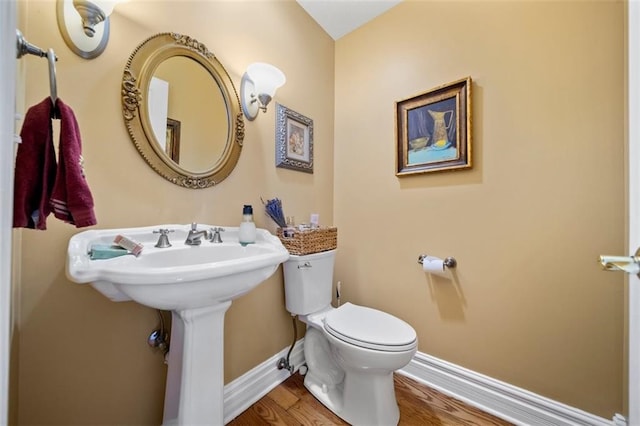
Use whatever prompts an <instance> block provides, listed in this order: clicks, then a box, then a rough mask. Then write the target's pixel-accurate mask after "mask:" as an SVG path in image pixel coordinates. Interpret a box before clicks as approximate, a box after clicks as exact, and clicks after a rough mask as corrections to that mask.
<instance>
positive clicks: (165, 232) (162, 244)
mask: <svg viewBox="0 0 640 426" xmlns="http://www.w3.org/2000/svg"><path fill="white" fill-rule="evenodd" d="M169 232H174V230H173V229H166V228H164V229H163V228H160V229H158V230H157V231H153V233H154V234H160V237H159V238H158V242H157V243H156V245H155V247H158V248H167V247H171V243H170V242H169Z"/></svg>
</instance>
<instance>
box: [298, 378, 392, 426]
mask: <svg viewBox="0 0 640 426" xmlns="http://www.w3.org/2000/svg"><path fill="white" fill-rule="evenodd" d="M304 386H305V387H306V388H307V390H308V391H309V392H310V393H311V394H312V395H313V396H314V397H315V398H316V399H317V400H318V401H320V402H321V403H322V405H324V406H325V407H327V408H328V409H330V410H331V411H332V412H333V413H334V414H335V415H337V416H338V417H340V418H341V419H343V420H345V421H346V422H348V423H349V424H351V425H355V426H359V425H363V426H364V425H366V426H389V425H397V424H398V421H399V420H400V409H399V408H398V403H397V402H396V396H395V389H394V384H393V373H386V374H371V373H370V372H369V373H367V374H358V373H357V372H349V373H348V374H347V375H346V376H345V379H344V381H343V382H342V383H340V384H338V385H334V386H327V385H325V384H323V383H321V382H320V381H319V380H318V379H317V378H316V377H314V375H313V374H307V375H306V376H305V378H304Z"/></svg>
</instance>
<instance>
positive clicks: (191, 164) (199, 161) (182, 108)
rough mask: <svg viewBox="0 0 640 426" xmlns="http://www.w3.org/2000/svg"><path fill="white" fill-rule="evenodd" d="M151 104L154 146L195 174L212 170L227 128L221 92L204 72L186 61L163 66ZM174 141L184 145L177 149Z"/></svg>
mask: <svg viewBox="0 0 640 426" xmlns="http://www.w3.org/2000/svg"><path fill="white" fill-rule="evenodd" d="M185 76H188V78H185ZM148 103H149V105H148V107H149V119H150V120H151V126H152V128H153V133H154V135H155V137H156V141H157V142H158V143H159V144H160V145H161V148H162V149H163V150H164V152H165V153H167V155H168V156H169V158H171V159H172V160H174V161H175V162H176V163H178V164H179V165H180V167H182V168H184V169H187V170H191V171H193V172H197V173H202V172H204V171H206V170H209V169H210V168H212V167H213V166H214V164H215V162H216V161H217V160H218V159H219V158H220V155H222V151H223V150H224V145H225V142H226V141H227V136H228V134H229V125H228V122H227V111H226V105H225V103H224V97H223V95H222V92H221V91H220V87H219V86H218V84H217V83H216V81H215V80H214V79H213V78H212V77H211V75H210V74H209V73H208V72H207V70H206V69H205V68H203V67H202V66H201V65H200V64H199V63H198V62H196V61H194V60H193V59H191V58H187V57H184V56H174V57H171V58H169V59H167V60H165V61H163V62H162V63H161V64H160V65H159V66H158V68H156V70H155V72H154V73H153V78H152V79H151V84H150V86H149V99H148ZM169 123H172V124H171V125H170V124H169ZM178 126H179V128H178ZM176 138H180V140H182V141H183V143H182V144H180V145H179V146H177V147H176V146H175V144H174V143H173V141H174V140H175V139H176ZM172 150H173V153H174V155H171V154H172Z"/></svg>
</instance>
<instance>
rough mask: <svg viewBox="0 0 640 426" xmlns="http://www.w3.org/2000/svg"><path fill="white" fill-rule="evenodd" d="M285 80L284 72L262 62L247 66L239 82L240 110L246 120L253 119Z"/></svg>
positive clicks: (263, 109) (265, 107) (263, 108)
mask: <svg viewBox="0 0 640 426" xmlns="http://www.w3.org/2000/svg"><path fill="white" fill-rule="evenodd" d="M286 81H287V79H286V77H285V75H284V73H283V72H282V71H280V70H279V69H278V68H276V67H274V66H273V65H270V64H265V63H264V62H255V63H253V64H251V65H249V66H248V67H247V71H246V72H245V73H244V75H243V76H242V82H241V84H240V93H241V96H242V98H241V103H242V110H243V112H244V115H245V117H247V119H248V120H254V119H255V118H256V116H257V115H258V111H259V110H260V109H261V110H262V111H263V112H264V111H266V110H267V105H268V104H269V102H271V99H273V97H274V96H275V94H276V90H277V89H278V88H279V87H281V86H282V85H283V84H284V83H285V82H286Z"/></svg>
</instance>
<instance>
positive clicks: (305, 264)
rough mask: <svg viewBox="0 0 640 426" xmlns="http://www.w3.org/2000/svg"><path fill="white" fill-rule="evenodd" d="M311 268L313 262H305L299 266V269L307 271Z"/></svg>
mask: <svg viewBox="0 0 640 426" xmlns="http://www.w3.org/2000/svg"><path fill="white" fill-rule="evenodd" d="M311 267H312V266H311V262H304V263H303V264H302V265H298V269H306V268H311Z"/></svg>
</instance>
